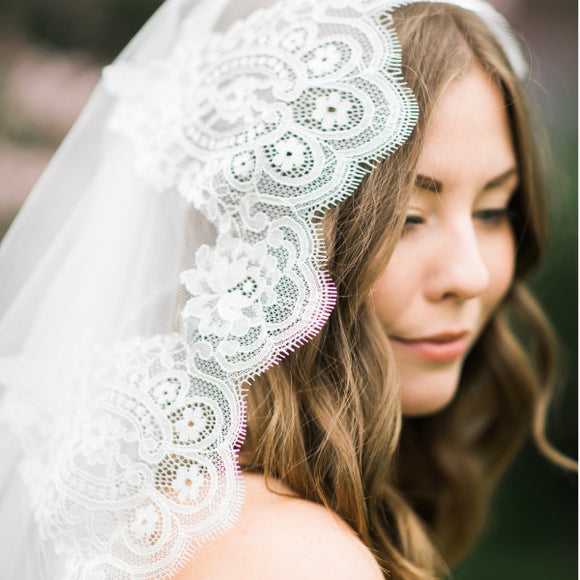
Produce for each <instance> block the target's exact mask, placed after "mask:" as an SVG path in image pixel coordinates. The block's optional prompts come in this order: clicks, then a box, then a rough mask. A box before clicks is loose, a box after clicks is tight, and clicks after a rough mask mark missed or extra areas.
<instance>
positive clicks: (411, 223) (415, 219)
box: [403, 215, 425, 235]
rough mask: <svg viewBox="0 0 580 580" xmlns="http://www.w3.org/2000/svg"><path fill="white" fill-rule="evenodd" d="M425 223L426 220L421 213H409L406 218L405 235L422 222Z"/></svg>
mask: <svg viewBox="0 0 580 580" xmlns="http://www.w3.org/2000/svg"><path fill="white" fill-rule="evenodd" d="M423 223H425V220H424V219H423V218H422V217H421V216H419V215H407V217H406V218H405V225H404V227H403V235H404V234H406V233H408V232H410V231H411V230H413V229H414V228H415V226H418V225H420V224H423Z"/></svg>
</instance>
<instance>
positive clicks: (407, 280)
mask: <svg viewBox="0 0 580 580" xmlns="http://www.w3.org/2000/svg"><path fill="white" fill-rule="evenodd" d="M411 263H413V261H412V260H411V259H410V257H409V256H407V255H406V252H405V250H404V246H402V245H399V246H397V248H396V249H395V251H394V253H393V255H392V256H391V259H390V261H389V264H388V266H387V268H386V269H385V271H384V272H383V273H382V274H381V277H380V278H379V279H378V280H377V282H376V284H375V286H374V288H373V290H372V292H371V294H370V303H371V305H372V307H373V309H374V310H375V312H376V314H377V317H378V319H379V320H380V321H381V323H382V324H383V326H385V327H387V328H388V327H390V326H392V325H393V324H394V323H395V322H396V320H397V319H398V318H399V317H400V316H401V315H402V314H403V313H404V312H406V311H407V309H408V307H409V305H410V303H411V302H412V299H413V296H414V294H415V292H416V290H417V288H418V287H419V276H420V273H419V272H418V270H417V268H410V267H409V264H411Z"/></svg>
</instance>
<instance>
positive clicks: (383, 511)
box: [243, 4, 570, 580]
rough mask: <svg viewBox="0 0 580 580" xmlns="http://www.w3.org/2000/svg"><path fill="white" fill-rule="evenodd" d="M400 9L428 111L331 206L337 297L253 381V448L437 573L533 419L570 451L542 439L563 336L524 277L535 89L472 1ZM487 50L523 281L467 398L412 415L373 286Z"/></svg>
mask: <svg viewBox="0 0 580 580" xmlns="http://www.w3.org/2000/svg"><path fill="white" fill-rule="evenodd" d="M394 20H395V26H396V28H397V31H398V35H399V39H400V42H401V45H402V48H403V73H404V76H405V79H406V81H407V83H408V84H409V86H410V87H411V89H412V90H413V92H414V93H415V95H416V97H417V100H418V103H419V107H420V111H421V115H420V120H419V122H418V125H417V127H416V128H415V131H414V133H413V135H412V136H411V138H410V139H409V140H408V142H407V143H406V144H405V145H404V146H402V147H401V148H400V149H399V150H398V151H396V152H395V153H394V154H393V155H392V156H391V157H389V158H388V159H386V160H384V161H383V162H381V163H380V164H379V165H378V166H377V167H376V168H374V169H373V171H372V172H371V173H370V174H369V175H368V176H367V177H366V178H365V179H364V180H363V182H362V184H361V186H360V188H359V189H358V191H357V192H356V193H355V194H354V195H353V196H351V197H350V198H348V199H346V200H345V201H344V202H342V203H341V204H340V205H339V206H337V207H334V208H332V209H330V210H329V211H328V212H327V213H326V214H325V216H324V218H323V219H322V222H321V226H322V229H323V232H324V235H325V239H326V245H327V250H328V269H329V271H330V273H331V275H332V276H333V279H334V281H335V284H336V287H337V290H338V301H337V305H336V308H335V310H334V311H333V313H332V315H331V317H330V319H329V320H328V322H327V324H326V325H325V326H324V328H323V329H322V331H321V332H320V333H319V335H318V336H317V337H316V338H315V339H313V340H312V341H310V342H309V343H307V344H305V345H303V346H302V347H301V348H300V349H299V350H297V351H296V352H294V353H292V354H291V355H290V356H288V357H287V358H285V359H284V360H283V361H282V362H281V363H280V364H279V365H277V366H275V367H273V368H271V369H270V370H269V371H268V372H266V373H265V374H264V375H262V376H261V377H259V378H258V379H256V380H255V381H254V383H253V384H252V385H251V387H250V388H249V390H248V396H247V408H248V435H247V438H246V442H245V444H244V447H243V452H244V453H243V458H244V463H245V468H246V469H248V470H253V471H259V472H263V473H264V474H265V475H266V476H267V477H275V478H278V479H280V480H281V481H283V482H284V483H285V484H286V485H287V486H289V487H290V488H292V489H293V490H295V491H296V492H297V493H298V494H300V495H301V496H302V497H304V498H306V499H308V500H311V501H314V502H318V503H320V504H323V505H325V506H326V507H327V508H329V509H331V510H333V511H335V512H336V513H337V514H339V515H340V516H341V517H342V518H343V519H344V520H345V521H346V522H347V523H348V524H349V525H350V526H351V527H352V528H353V529H354V530H355V531H356V532H357V533H358V535H359V536H360V537H361V539H362V540H363V541H364V542H365V544H366V545H367V546H368V547H369V548H370V549H371V550H372V552H373V554H374V555H375V557H376V559H377V561H378V562H379V564H380V565H381V567H382V569H383V570H384V572H385V574H388V575H389V577H390V578H393V579H396V578H400V579H405V580H408V579H422V580H426V579H431V578H440V577H442V576H444V575H445V574H446V573H447V571H448V568H447V566H448V565H452V564H454V563H455V562H456V561H457V560H458V559H459V558H460V557H461V556H462V555H464V554H465V552H466V551H467V550H468V549H469V548H470V547H471V546H472V545H473V543H474V542H475V540H476V538H477V536H478V534H479V533H480V531H481V528H482V525H483V522H484V518H485V513H486V509H487V506H488V503H489V497H490V493H491V491H492V490H493V488H494V486H495V484H496V483H497V481H498V478H499V476H500V475H501V473H502V472H503V471H504V470H505V468H506V466H507V465H508V463H509V461H510V460H511V459H512V458H513V456H514V454H515V453H516V451H517V450H518V449H519V447H520V446H521V444H522V442H523V440H524V438H525V437H526V435H527V434H528V433H529V432H531V433H532V434H533V437H534V439H535V441H536V442H537V444H538V446H539V447H540V449H541V450H542V451H543V452H544V453H545V454H546V455H547V456H549V457H550V458H552V459H553V460H555V461H557V462H560V463H562V464H564V465H568V464H569V463H570V462H569V460H566V459H565V458H563V457H562V456H560V455H559V454H558V453H557V452H556V451H554V450H553V449H552V448H551V447H550V445H549V444H548V443H547V441H546V439H545V436H544V422H545V416H546V411H547V406H548V403H549V400H550V397H551V392H552V385H553V381H554V369H555V340H554V337H553V334H552V331H551V327H550V325H549V323H548V321H547V320H546V318H545V316H544V314H543V313H542V311H541V309H540V307H539V306H538V304H537V303H536V301H535V300H534V298H533V297H532V295H531V294H530V292H529V291H528V290H527V289H526V287H525V286H524V284H523V282H522V279H523V277H525V275H527V274H528V273H529V271H530V270H531V269H532V268H533V267H534V266H535V265H536V264H537V262H538V261H539V259H540V258H541V255H542V252H543V249H544V247H545V244H546V221H545V216H546V215H547V211H546V204H545V196H544V191H543V188H542V176H541V170H540V166H539V163H538V155H537V153H536V150H535V146H534V139H533V135H532V128H531V123H530V114H529V112H528V107H527V103H526V100H525V96H524V93H523V87H522V85H521V82H520V81H519V80H518V79H517V78H516V77H515V75H514V73H513V71H512V70H511V68H510V66H509V63H508V62H507V60H506V58H505V56H504V54H503V52H502V50H501V48H500V47H499V45H498V43H497V41H496V39H495V37H493V35H492V34H491V33H490V32H489V30H488V29H487V28H486V26H485V25H483V24H482V22H481V21H480V20H479V19H478V18H477V17H476V16H475V15H473V14H472V13H470V12H467V11H464V10H461V9H459V8H457V7H454V6H449V5H445V4H413V5H409V6H406V7H402V8H399V9H397V10H395V12H394ZM474 62H475V63H477V64H478V65H479V66H481V67H483V69H484V70H486V71H487V72H488V73H489V75H490V76H491V77H492V78H493V79H494V80H495V81H496V82H497V83H498V86H499V87H500V88H501V89H502V91H503V94H504V95H505V100H506V107H507V111H508V114H509V117H510V121H511V126H512V131H513V138H514V145H515V149H516V155H517V159H518V164H519V171H520V186H519V190H518V192H517V194H516V195H515V196H514V201H513V209H514V210H516V212H515V213H516V215H517V216H518V217H517V218H516V219H515V220H514V223H513V227H514V230H515V234H516V238H517V240H518V246H517V255H516V272H515V278H514V282H513V285H512V287H511V289H510V291H509V293H508V295H507V297H506V299H505V301H504V302H503V303H502V304H501V306H500V307H499V308H498V310H497V311H496V312H495V313H494V315H493V316H492V318H491V320H490V321H489V323H488V324H487V326H486V328H485V330H484V331H483V333H482V335H481V337H480V339H479V340H478V342H477V344H476V345H475V347H474V348H473V350H472V352H471V353H470V354H469V357H468V358H467V360H466V362H465V365H464V372H463V374H462V378H461V383H460V386H459V389H458V393H457V395H456V397H455V399H454V401H453V402H452V403H451V404H450V405H449V406H448V407H447V408H446V409H445V410H443V411H441V412H440V413H438V414H436V415H434V416H431V417H424V418H413V419H409V418H405V419H403V418H402V416H401V410H400V404H399V399H398V383H397V375H396V369H395V365H394V361H393V358H392V353H391V350H390V347H389V344H388V341H387V338H386V336H385V333H384V330H383V329H382V327H381V325H380V323H379V322H378V320H377V318H376V316H375V314H374V311H373V309H372V308H371V307H370V306H369V300H368V297H369V293H370V291H371V289H372V288H373V286H374V284H375V282H376V281H377V279H378V277H379V275H380V274H381V272H382V271H383V270H384V268H385V267H386V264H387V263H388V261H389V258H390V256H391V254H392V252H393V249H394V247H395V245H396V243H397V240H398V239H399V237H400V235H401V231H402V227H403V222H404V217H405V209H406V206H407V204H408V203H409V199H410V195H411V191H412V186H413V183H414V179H415V173H414V169H415V165H416V163H417V159H418V156H419V154H420V151H421V148H422V139H423V138H424V135H425V128H426V126H427V125H428V123H429V118H430V115H431V112H432V111H433V109H434V108H435V106H436V105H437V102H438V99H439V98H440V97H441V95H442V93H443V92H444V90H445V88H446V87H447V86H448V85H449V83H451V82H452V81H453V80H454V79H456V78H458V77H459V76H460V75H462V74H464V73H466V72H467V71H468V70H469V68H470V67H471V66H472V64H473V63H474ZM513 316H517V317H518V319H519V324H522V325H525V326H526V327H527V328H528V329H529V332H528V333H527V334H528V335H529V336H530V337H531V340H530V343H529V344H526V345H522V344H521V343H520V341H519V340H518V338H517V337H516V334H515V333H514V332H513V331H512V329H511V324H512V322H511V320H510V317H513Z"/></svg>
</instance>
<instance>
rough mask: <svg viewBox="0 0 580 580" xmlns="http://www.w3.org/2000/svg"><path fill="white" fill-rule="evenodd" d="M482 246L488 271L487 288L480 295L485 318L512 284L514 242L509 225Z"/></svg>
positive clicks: (514, 253)
mask: <svg viewBox="0 0 580 580" xmlns="http://www.w3.org/2000/svg"><path fill="white" fill-rule="evenodd" d="M482 248H483V251H482V253H483V260H484V262H485V263H486V265H487V268H488V271H489V288H488V289H487V291H486V292H484V295H483V296H482V302H483V310H484V318H485V320H487V318H488V317H489V316H490V315H491V313H492V312H493V311H494V310H495V308H496V307H497V306H498V305H499V303H500V302H501V301H502V300H503V298H504V297H505V295H506V293H507V292H508V290H509V289H510V287H511V285H512V281H513V277H514V269H515V256H516V244H515V238H514V235H513V232H512V229H511V227H510V226H508V225H506V226H505V227H504V229H503V230H502V231H500V233H499V235H496V236H494V237H493V239H492V241H491V242H488V243H486V244H483V245H482ZM485 320H484V321H482V322H485Z"/></svg>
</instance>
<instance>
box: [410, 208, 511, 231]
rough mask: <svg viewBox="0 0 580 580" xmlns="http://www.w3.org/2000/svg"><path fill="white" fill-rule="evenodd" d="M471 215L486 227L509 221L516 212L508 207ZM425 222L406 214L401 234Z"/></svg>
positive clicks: (415, 216) (483, 210) (480, 211)
mask: <svg viewBox="0 0 580 580" xmlns="http://www.w3.org/2000/svg"><path fill="white" fill-rule="evenodd" d="M473 217H474V218H475V219H477V220H479V221H480V222H482V223H483V224H484V225H486V226H488V227H494V226H498V225H500V224H501V223H502V222H503V221H504V220H506V219H509V220H510V221H511V220H513V219H514V218H515V217H516V212H515V211H514V210H513V209H511V208H510V207H503V208H490V209H481V210H479V211H476V212H475V213H474V214H473ZM423 223H425V220H424V219H423V218H422V217H420V216H418V215H408V216H407V218H406V219H405V225H404V227H403V235H404V234H406V233H408V232H410V231H412V230H413V229H414V227H415V226H418V225H421V224H423Z"/></svg>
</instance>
